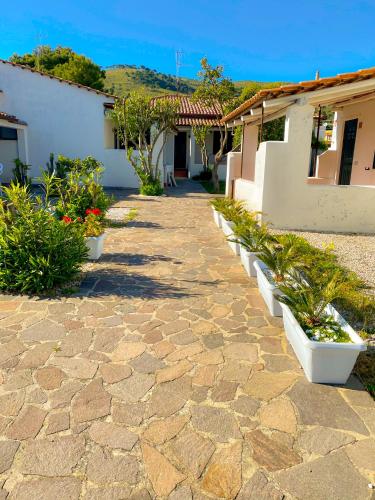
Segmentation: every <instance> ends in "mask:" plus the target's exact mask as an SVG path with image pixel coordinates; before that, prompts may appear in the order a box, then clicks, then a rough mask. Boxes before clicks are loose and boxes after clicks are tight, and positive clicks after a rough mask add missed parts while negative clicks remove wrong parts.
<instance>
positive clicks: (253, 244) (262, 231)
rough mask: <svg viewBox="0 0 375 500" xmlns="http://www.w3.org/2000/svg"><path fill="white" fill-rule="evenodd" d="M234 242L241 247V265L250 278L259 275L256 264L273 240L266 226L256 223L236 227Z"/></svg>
mask: <svg viewBox="0 0 375 500" xmlns="http://www.w3.org/2000/svg"><path fill="white" fill-rule="evenodd" d="M234 234H235V236H236V240H234V241H235V242H236V243H237V244H238V245H239V247H240V256H241V263H242V265H243V267H244V268H245V270H246V272H247V274H248V275H249V276H250V277H255V276H256V275H257V272H256V269H255V267H254V262H255V261H256V260H257V259H258V258H259V252H261V251H262V250H263V248H264V245H265V244H266V243H269V242H270V241H271V240H272V237H271V235H270V234H269V233H268V231H267V227H266V226H265V225H263V224H262V225H257V224H256V221H254V223H252V222H251V221H250V223H242V224H241V223H240V224H237V225H236V226H235V229H234Z"/></svg>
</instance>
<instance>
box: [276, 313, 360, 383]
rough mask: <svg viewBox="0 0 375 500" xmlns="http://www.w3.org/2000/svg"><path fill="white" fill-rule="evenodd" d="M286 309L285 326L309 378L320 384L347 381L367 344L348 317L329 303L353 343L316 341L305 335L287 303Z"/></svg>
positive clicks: (284, 314) (335, 317) (336, 318)
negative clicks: (343, 315)
mask: <svg viewBox="0 0 375 500" xmlns="http://www.w3.org/2000/svg"><path fill="white" fill-rule="evenodd" d="M281 307H282V310H283V320H284V329H285V332H286V336H287V338H288V340H289V342H290V344H291V346H292V347H293V350H294V352H295V354H296V356H297V358H298V361H299V362H300V363H301V365H302V368H303V371H304V372H305V375H306V378H307V379H308V380H309V381H310V382H316V383H320V384H345V383H346V381H347V380H348V377H349V375H350V373H351V371H352V369H353V366H354V363H355V362H356V359H357V357H358V354H359V353H360V351H365V350H366V344H365V343H364V342H363V340H362V339H361V337H360V336H359V335H358V334H357V333H356V332H355V331H354V330H353V328H352V327H351V326H350V325H349V324H348V323H347V322H346V321H345V320H344V318H343V317H342V316H341V315H340V314H339V313H338V312H337V311H336V309H335V308H334V307H333V306H332V305H329V306H328V307H327V309H326V310H327V313H328V314H330V315H332V316H333V317H334V319H335V320H336V321H337V322H338V323H339V324H340V325H341V327H342V328H343V330H345V331H346V332H347V333H348V334H349V336H350V338H351V339H352V341H353V343H352V344H348V343H340V342H332V343H325V342H315V341H313V340H310V339H309V338H308V336H307V335H306V334H305V332H304V331H303V329H302V328H301V326H300V325H299V323H298V321H297V320H296V318H295V317H294V315H293V313H292V311H291V310H290V308H289V307H288V306H287V305H286V304H281Z"/></svg>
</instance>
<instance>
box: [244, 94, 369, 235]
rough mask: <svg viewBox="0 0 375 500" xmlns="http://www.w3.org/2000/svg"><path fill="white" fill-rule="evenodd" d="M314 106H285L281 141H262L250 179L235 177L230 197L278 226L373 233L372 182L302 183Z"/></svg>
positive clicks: (307, 166) (305, 174) (305, 176)
mask: <svg viewBox="0 0 375 500" xmlns="http://www.w3.org/2000/svg"><path fill="white" fill-rule="evenodd" d="M313 112H314V108H313V107H312V106H310V105H308V104H306V103H304V102H302V103H300V104H296V105H293V106H291V107H290V108H289V109H288V112H287V119H286V125H285V142H266V143H262V144H261V145H260V147H259V150H258V152H257V153H256V163H255V180H254V182H251V181H246V180H244V179H237V180H236V182H235V197H236V198H239V199H243V200H245V201H246V203H247V205H248V207H249V208H250V209H257V210H261V211H262V212H263V219H264V220H266V221H269V222H270V223H272V225H273V226H274V227H276V228H281V229H309V230H316V231H333V232H357V233H375V218H374V213H375V187H372V186H334V185H310V184H308V183H307V176H308V168H309V161H310V145H311V130H312V126H313V123H312V119H313V118H312V117H313Z"/></svg>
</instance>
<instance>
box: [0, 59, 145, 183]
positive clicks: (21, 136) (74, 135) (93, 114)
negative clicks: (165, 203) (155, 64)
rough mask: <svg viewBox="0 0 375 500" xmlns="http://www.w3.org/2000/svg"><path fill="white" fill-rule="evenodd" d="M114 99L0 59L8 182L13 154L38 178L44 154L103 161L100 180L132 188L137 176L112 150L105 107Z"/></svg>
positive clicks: (0, 148)
mask: <svg viewBox="0 0 375 500" xmlns="http://www.w3.org/2000/svg"><path fill="white" fill-rule="evenodd" d="M113 102H114V97H113V96H111V95H110V94H106V93H105V92H100V91H98V90H94V89H91V88H88V87H85V86H83V85H78V84H75V83H72V82H69V81H66V80H62V79H60V78H56V77H53V76H50V75H46V74H44V73H40V72H38V71H36V70H33V69H31V68H29V67H26V66H21V65H18V64H13V63H10V62H9V61H4V60H0V163H2V164H3V165H4V173H3V175H2V177H1V181H2V182H9V181H10V180H11V179H12V177H13V173H12V169H13V168H14V162H13V160H14V159H15V158H19V159H20V160H21V161H23V162H24V163H27V164H29V165H30V166H31V170H30V173H29V175H30V176H31V177H34V178H35V177H38V176H39V175H40V171H41V169H45V166H46V163H47V161H48V160H49V156H50V153H54V154H55V157H56V156H57V155H58V154H62V155H64V156H68V157H70V158H84V157H86V156H89V155H90V156H93V157H95V158H96V159H97V160H99V161H100V162H102V163H103V165H104V167H105V170H104V175H103V184H104V185H105V186H113V187H128V188H129V187H137V186H138V184H139V183H138V178H137V177H136V175H135V173H134V171H133V169H132V168H131V166H130V165H129V164H128V162H127V160H126V159H125V154H124V151H123V150H121V149H116V144H115V140H114V133H113V124H112V121H111V120H110V118H109V117H108V114H107V116H106V113H105V110H106V108H107V107H108V106H111V105H112V104H113Z"/></svg>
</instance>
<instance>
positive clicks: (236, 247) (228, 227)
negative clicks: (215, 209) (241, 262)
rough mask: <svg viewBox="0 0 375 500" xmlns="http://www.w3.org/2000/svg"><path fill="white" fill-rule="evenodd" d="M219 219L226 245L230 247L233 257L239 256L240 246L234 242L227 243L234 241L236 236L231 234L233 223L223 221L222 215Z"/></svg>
mask: <svg viewBox="0 0 375 500" xmlns="http://www.w3.org/2000/svg"><path fill="white" fill-rule="evenodd" d="M220 217H221V229H222V230H223V233H224V234H225V236H226V237H227V241H228V245H229V246H230V248H231V249H232V251H233V253H234V254H235V255H240V247H241V245H240V244H239V243H236V242H234V241H229V240H234V239H236V235H235V234H234V232H233V227H234V222H232V221H229V220H226V219H224V217H223V216H222V215H220Z"/></svg>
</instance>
